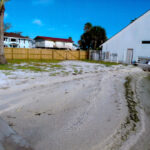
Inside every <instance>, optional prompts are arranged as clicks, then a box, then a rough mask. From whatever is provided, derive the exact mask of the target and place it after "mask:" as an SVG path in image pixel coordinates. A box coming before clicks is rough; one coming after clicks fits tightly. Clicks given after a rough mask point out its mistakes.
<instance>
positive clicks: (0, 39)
mask: <svg viewBox="0 0 150 150" xmlns="http://www.w3.org/2000/svg"><path fill="white" fill-rule="evenodd" d="M7 1H9V0H0V64H6V63H7V61H6V58H5V55H4V11H5V2H7Z"/></svg>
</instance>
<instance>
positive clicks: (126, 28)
mask: <svg viewBox="0 0 150 150" xmlns="http://www.w3.org/2000/svg"><path fill="white" fill-rule="evenodd" d="M149 12H150V9H149V10H148V11H146V12H145V13H144V14H142V15H141V16H139V17H138V18H137V19H136V20H135V21H133V22H132V23H130V24H128V25H127V26H126V27H124V28H123V29H121V30H120V31H119V32H118V33H116V34H115V35H113V36H112V37H111V38H110V39H108V40H107V41H106V42H104V43H103V44H105V43H107V42H108V41H110V40H111V39H113V38H114V37H116V36H117V35H118V34H119V33H121V32H122V31H124V30H125V29H127V28H128V27H129V26H131V25H133V24H134V23H135V22H137V21H138V20H139V19H140V18H142V17H143V16H145V15H146V14H147V13H149ZM103 44H102V45H103ZM102 45H100V47H101V46H102Z"/></svg>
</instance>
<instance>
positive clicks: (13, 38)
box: [4, 32, 34, 48]
mask: <svg viewBox="0 0 150 150" xmlns="http://www.w3.org/2000/svg"><path fill="white" fill-rule="evenodd" d="M4 47H13V48H34V41H33V40H32V39H30V38H29V37H25V36H22V35H21V34H20V33H13V32H10V33H8V32H6V33H4Z"/></svg>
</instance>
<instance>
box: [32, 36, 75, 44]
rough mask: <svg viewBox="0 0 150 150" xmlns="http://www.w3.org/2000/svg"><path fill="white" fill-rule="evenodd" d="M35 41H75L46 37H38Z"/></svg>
mask: <svg viewBox="0 0 150 150" xmlns="http://www.w3.org/2000/svg"><path fill="white" fill-rule="evenodd" d="M35 39H43V40H49V41H54V42H56V41H60V42H71V43H73V41H72V40H71V39H63V38H53V37H45V36H37V37H36V38H35Z"/></svg>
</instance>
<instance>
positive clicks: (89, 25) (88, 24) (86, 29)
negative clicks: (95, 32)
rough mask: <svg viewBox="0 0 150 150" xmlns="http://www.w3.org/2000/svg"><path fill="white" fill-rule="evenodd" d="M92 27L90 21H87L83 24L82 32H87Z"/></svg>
mask: <svg viewBox="0 0 150 150" xmlns="http://www.w3.org/2000/svg"><path fill="white" fill-rule="evenodd" d="M91 28H92V24H91V23H90V22H87V23H86V24H85V25H84V32H89V31H90V30H91Z"/></svg>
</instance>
